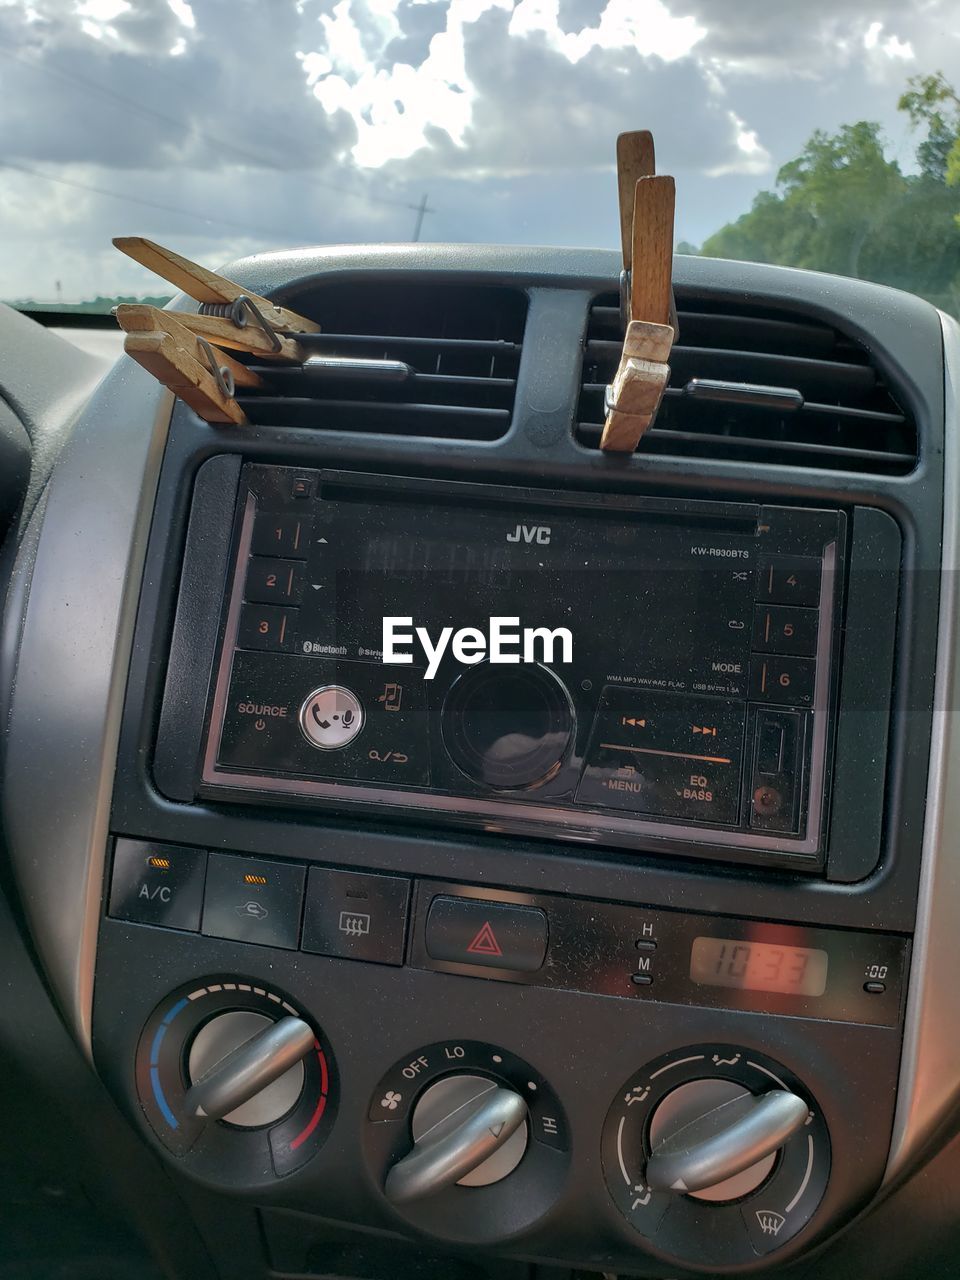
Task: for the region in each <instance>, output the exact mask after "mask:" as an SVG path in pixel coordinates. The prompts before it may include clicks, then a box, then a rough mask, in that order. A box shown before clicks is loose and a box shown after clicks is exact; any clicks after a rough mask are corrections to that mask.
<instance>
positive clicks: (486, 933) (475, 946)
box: [467, 920, 503, 956]
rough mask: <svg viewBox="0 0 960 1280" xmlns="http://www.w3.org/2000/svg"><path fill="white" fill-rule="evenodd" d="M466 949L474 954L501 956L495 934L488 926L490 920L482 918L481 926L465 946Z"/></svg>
mask: <svg viewBox="0 0 960 1280" xmlns="http://www.w3.org/2000/svg"><path fill="white" fill-rule="evenodd" d="M467 950H468V951H471V952H473V954H474V955H476V956H502V955H503V952H502V951H501V950H500V943H499V942H498V941H497V935H496V934H495V933H494V932H493V929H492V928H491V927H490V921H489V920H484V922H483V928H482V929H481V930H480V932H479V933H478V934H477V936H476V937H475V938H474V940H473V941H472V942H471V943H470V945H469V947H467Z"/></svg>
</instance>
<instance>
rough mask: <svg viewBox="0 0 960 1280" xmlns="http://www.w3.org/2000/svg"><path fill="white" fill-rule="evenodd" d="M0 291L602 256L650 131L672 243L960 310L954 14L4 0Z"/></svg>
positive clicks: (358, 0)
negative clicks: (371, 264) (437, 254)
mask: <svg viewBox="0 0 960 1280" xmlns="http://www.w3.org/2000/svg"><path fill="white" fill-rule="evenodd" d="M0 77H2V80H0V84H2V88H3V92H2V96H0V112H2V115H3V121H2V129H0V138H2V142H0V164H2V166H3V198H2V201H0V297H3V298H5V299H6V300H7V301H9V302H13V303H14V304H15V305H19V306H21V307H24V308H26V309H39V308H41V307H49V308H54V309H56V308H64V307H65V306H67V305H68V304H69V305H81V306H83V308H84V309H87V310H99V311H106V310H109V308H110V307H111V306H112V305H114V304H115V303H116V302H117V301H118V300H120V299H124V298H126V299H132V298H143V297H147V298H149V299H150V300H157V295H158V282H157V280H156V278H155V277H153V276H151V275H150V274H149V273H148V272H146V271H145V270H144V269H143V268H141V267H139V266H138V265H137V264H136V263H134V262H132V261H131V260H129V259H127V258H125V257H123V256H122V255H121V254H119V253H117V252H116V251H115V250H114V249H113V248H112V247H111V244H110V240H111V237H112V236H115V235H125V234H137V235H145V236H149V237H150V238H152V239H154V240H158V241H160V242H162V243H164V244H169V245H170V246H171V247H175V248H176V249H177V250H178V251H179V252H181V253H183V254H185V255H186V256H188V257H189V258H192V259H194V260H196V261H199V262H201V263H203V264H205V265H208V266H211V267H217V266H220V265H221V264H223V263H224V262H226V261H228V260H229V259H231V258H234V257H237V256H240V255H243V254H248V253H255V252H258V251H261V250H265V249H276V248H284V247H290V246H295V245H304V244H322V243H343V242H363V241H409V240H412V239H422V240H433V241H462V242H477V241H487V242H494V243H512V244H548V245H576V246H607V247H610V248H614V247H616V246H618V245H619V232H618V226H617V199H616V184H615V166H614V147H615V138H616V135H617V133H618V132H620V131H622V130H626V129H635V128H649V129H651V130H652V131H653V133H654V135H655V138H656V145H657V160H658V170H659V171H660V172H665V173H672V174H674V175H675V177H676V180H677V247H678V249H679V250H680V251H681V252H686V253H703V254H706V255H711V256H720V257H732V258H741V259H749V260H754V261H760V262H774V263H784V264H787V265H793V266H799V267H809V268H815V269H820V270H826V271H835V272H840V273H843V274H846V275H852V276H860V277H863V278H866V279H871V280H879V281H882V282H885V283H888V284H893V285H896V286H898V287H900V288H904V289H908V290H912V291H914V292H917V293H920V294H922V295H924V296H925V297H927V298H929V299H930V300H931V301H933V302H935V303H936V304H937V305H939V306H941V307H943V308H945V309H947V310H950V311H953V312H958V311H960V225H958V218H960V98H958V94H957V89H958V87H960V14H958V11H957V8H956V5H955V4H952V3H939V2H938V0H926V2H925V3H922V4H915V5H913V6H904V5H902V4H891V3H887V2H884V0H880V2H875V3H874V4H872V5H869V6H868V5H864V4H862V3H857V0H852V2H846V0H830V3H826V2H825V0H805V2H804V3H803V4H800V3H796V0H787V2H786V3H779V4H778V3H775V2H773V0H725V2H724V3H718V2H717V0H713V2H712V3H709V2H708V0H336V2H333V0H268V2H267V3H263V2H262V0H261V2H257V0H192V2H188V0H0Z"/></svg>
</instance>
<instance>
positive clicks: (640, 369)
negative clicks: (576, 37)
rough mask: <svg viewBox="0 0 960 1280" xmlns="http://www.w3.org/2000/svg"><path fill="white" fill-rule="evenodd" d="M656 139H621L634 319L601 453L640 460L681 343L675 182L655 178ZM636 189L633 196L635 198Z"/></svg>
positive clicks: (610, 398)
mask: <svg viewBox="0 0 960 1280" xmlns="http://www.w3.org/2000/svg"><path fill="white" fill-rule="evenodd" d="M653 164H654V151H653V138H652V137H651V135H650V134H649V133H646V132H640V133H631V134H621V136H620V137H619V138H618V139H617V165H618V178H619V190H620V222H621V225H620V230H621V240H622V243H623V261H624V275H623V277H622V279H621V291H622V299H621V309H622V310H623V311H624V312H625V313H626V314H625V319H626V321H627V324H626V335H625V339H624V344H623V355H622V357H621V360H620V366H619V368H618V369H617V372H616V375H615V377H614V379H613V382H612V383H611V384H610V386H609V387H608V388H607V393H606V410H607V416H606V422H605V424H604V428H603V435H602V436H601V438H600V448H601V449H604V450H606V451H607V452H611V453H632V452H633V451H634V449H636V447H637V445H638V444H639V442H640V438H641V436H642V435H643V433H644V432H645V431H646V430H647V428H648V427H649V426H650V424H651V423H652V422H653V420H654V418H655V417H656V413H657V410H658V409H659V407H660V401H661V399H662V398H663V392H664V390H665V388H666V385H667V382H668V381H669V379H670V367H669V364H668V363H667V361H668V359H669V356H670V350H671V348H672V346H673V342H674V338H675V336H676V329H675V316H676V309H675V307H674V303H673V284H672V273H673V221H674V206H675V203H676V193H675V189H674V182H673V178H668V177H655V176H654V174H653ZM631 184H632V195H631Z"/></svg>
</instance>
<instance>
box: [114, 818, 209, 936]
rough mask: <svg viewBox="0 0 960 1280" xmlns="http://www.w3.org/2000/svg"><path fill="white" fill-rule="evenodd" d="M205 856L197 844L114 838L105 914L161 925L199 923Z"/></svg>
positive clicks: (182, 926)
mask: <svg viewBox="0 0 960 1280" xmlns="http://www.w3.org/2000/svg"><path fill="white" fill-rule="evenodd" d="M206 870H207V855H206V852H205V851H204V850H203V849H184V848H182V847H181V846H180V845H173V844H152V843H150V841H148V840H125V839H118V840H117V844H116V850H115V852H114V855H113V879H112V881H111V884H110V915H112V916H115V917H116V918H117V919H118V920H134V921H136V922H137V923H138V924H157V925H162V926H163V927H164V928H167V929H188V930H190V931H191V932H193V933H195V932H196V931H197V929H199V928H200V906H201V904H202V902H203V880H204V876H205V874H206Z"/></svg>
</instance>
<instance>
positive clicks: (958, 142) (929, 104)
mask: <svg viewBox="0 0 960 1280" xmlns="http://www.w3.org/2000/svg"><path fill="white" fill-rule="evenodd" d="M897 106H898V107H899V109H900V110H901V111H905V112H906V113H907V115H908V116H909V117H910V123H911V124H912V125H913V127H914V128H915V129H925V130H926V131H927V136H926V137H925V138H924V140H923V141H922V142H921V143H920V145H919V146H918V147H917V163H918V164H919V165H920V169H921V171H922V172H923V173H924V174H926V175H927V176H928V177H931V178H934V179H936V180H937V181H938V182H944V183H946V184H947V185H948V186H956V185H957V183H958V182H960V97H958V96H957V92H956V90H955V89H954V88H953V86H952V85H951V84H949V83H948V81H947V79H946V77H945V76H944V74H943V72H942V71H937V72H934V74H933V75H928V76H911V77H910V79H909V80H908V81H907V91H906V93H903V94H901V95H900V101H899V102H898V103H897Z"/></svg>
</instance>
